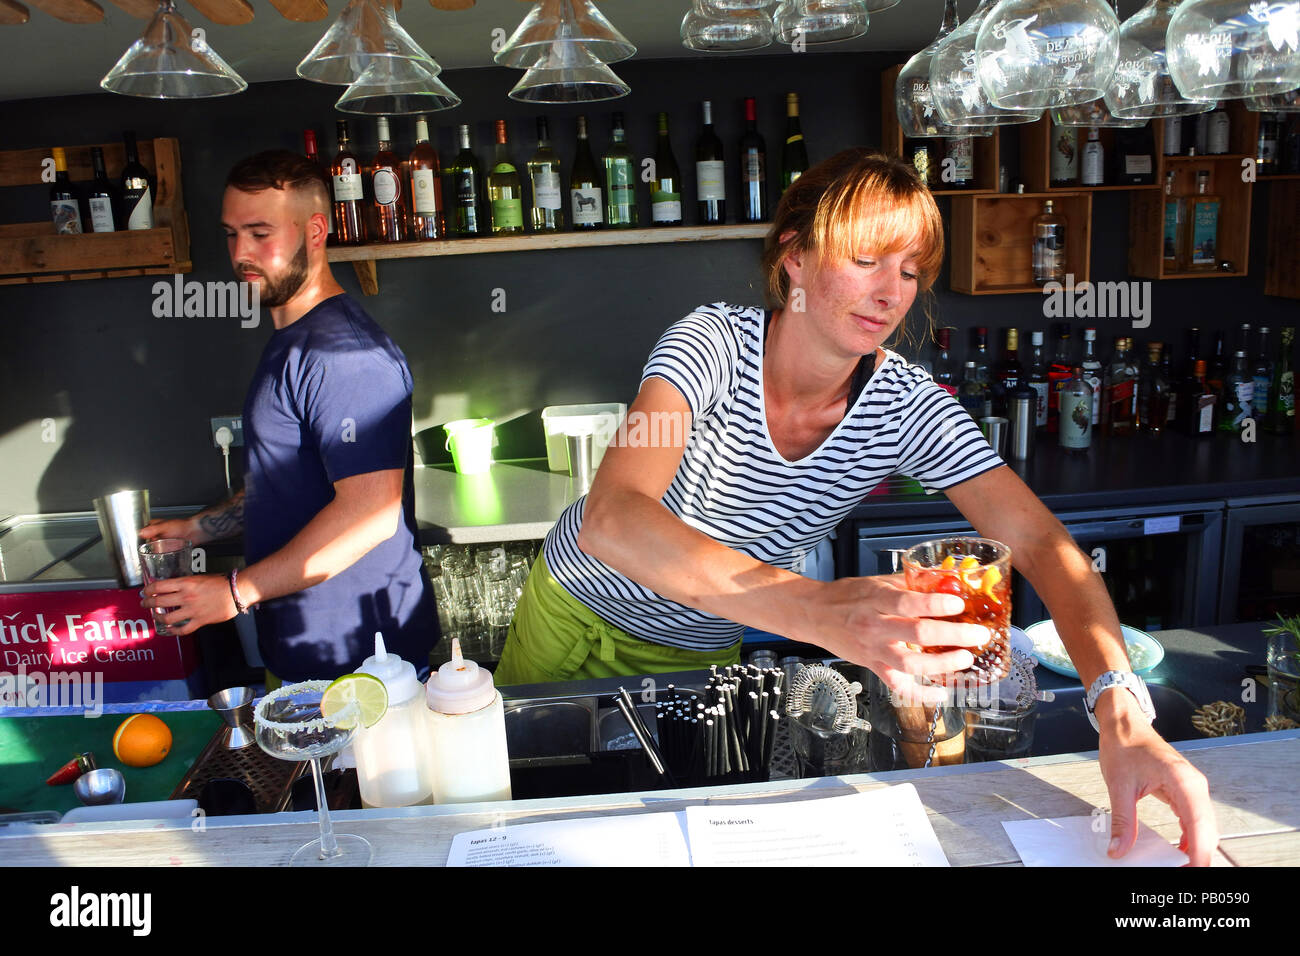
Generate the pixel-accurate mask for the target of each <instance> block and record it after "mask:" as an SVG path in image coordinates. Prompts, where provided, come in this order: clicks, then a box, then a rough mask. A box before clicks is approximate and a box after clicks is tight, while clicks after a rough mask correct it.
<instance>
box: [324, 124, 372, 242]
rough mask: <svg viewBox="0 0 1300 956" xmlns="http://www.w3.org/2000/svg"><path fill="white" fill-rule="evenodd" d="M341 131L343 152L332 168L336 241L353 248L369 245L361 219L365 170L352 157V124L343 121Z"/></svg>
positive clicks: (340, 137)
mask: <svg viewBox="0 0 1300 956" xmlns="http://www.w3.org/2000/svg"><path fill="white" fill-rule="evenodd" d="M337 129H338V142H339V151H338V154H337V155H336V156H335V157H334V162H333V163H331V164H330V179H331V181H332V182H333V187H334V189H333V191H334V229H335V233H334V238H335V241H337V242H338V243H339V244H341V245H349V246H350V245H357V244H359V243H363V242H365V241H366V231H365V226H364V225H363V222H362V217H361V203H362V201H363V198H364V193H363V190H362V185H361V168H360V165H359V164H358V163H357V157H356V156H354V155H353V153H352V148H351V147H352V140H351V137H350V136H349V135H348V121H347V120H339V121H338V127H337Z"/></svg>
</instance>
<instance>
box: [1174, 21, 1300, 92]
mask: <svg viewBox="0 0 1300 956" xmlns="http://www.w3.org/2000/svg"><path fill="white" fill-rule="evenodd" d="M1168 58H1169V75H1170V76H1172V77H1173V78H1174V82H1175V83H1176V84H1178V89H1179V92H1181V93H1182V94H1183V96H1185V97H1187V98H1188V99H1189V100H1217V99H1242V98H1245V97H1250V96H1269V95H1271V94H1274V93H1285V92H1287V91H1288V90H1293V89H1295V88H1296V87H1297V86H1300V3H1297V2H1295V0H1292V2H1288V3H1271V2H1269V0H1190V2H1187V3H1183V4H1182V5H1181V6H1179V8H1178V9H1177V11H1175V13H1174V15H1173V16H1172V17H1171V18H1170V20H1169V49H1168Z"/></svg>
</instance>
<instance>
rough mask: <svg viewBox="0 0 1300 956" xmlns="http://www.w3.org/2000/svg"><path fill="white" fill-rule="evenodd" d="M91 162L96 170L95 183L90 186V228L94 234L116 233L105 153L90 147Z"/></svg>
mask: <svg viewBox="0 0 1300 956" xmlns="http://www.w3.org/2000/svg"><path fill="white" fill-rule="evenodd" d="M90 162H91V165H92V166H94V168H95V181H94V182H92V183H91V184H90V228H91V229H92V230H93V231H94V232H116V231H117V224H116V222H115V221H114V219H113V187H112V185H110V184H109V181H108V172H107V171H106V170H105V169H104V151H103V150H102V149H101V148H100V147H98V146H92V147H90Z"/></svg>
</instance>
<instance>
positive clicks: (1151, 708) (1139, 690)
mask: <svg viewBox="0 0 1300 956" xmlns="http://www.w3.org/2000/svg"><path fill="white" fill-rule="evenodd" d="M1112 687H1125V688H1127V689H1128V690H1129V691H1130V692H1131V693H1132V694H1133V696H1134V697H1136V698H1137V702H1138V707H1140V708H1141V709H1142V713H1143V715H1144V716H1145V717H1146V719H1147V720H1150V721H1154V720H1155V719H1156V708H1155V705H1154V704H1152V703H1151V695H1150V694H1149V693H1147V685H1146V683H1145V682H1144V681H1143V680H1142V678H1141V677H1138V676H1137V674H1134V673H1133V672H1132V671H1106V673H1104V674H1102V675H1101V676H1100V677H1098V678H1097V679H1096V680H1095V681H1093V682H1092V686H1091V687H1089V688H1088V693H1087V694H1085V695H1084V698H1083V709H1084V711H1085V712H1086V713H1087V715H1088V723H1090V724H1092V729H1093V730H1095V731H1097V733H1101V725H1100V724H1098V723H1097V714H1096V709H1097V698H1098V697H1100V696H1101V695H1102V692H1103V691H1107V690H1110V688H1112Z"/></svg>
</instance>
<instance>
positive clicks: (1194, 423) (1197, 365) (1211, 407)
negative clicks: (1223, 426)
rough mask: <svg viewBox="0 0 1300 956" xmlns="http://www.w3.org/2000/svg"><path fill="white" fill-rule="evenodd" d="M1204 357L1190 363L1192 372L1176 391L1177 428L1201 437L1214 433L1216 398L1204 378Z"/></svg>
mask: <svg viewBox="0 0 1300 956" xmlns="http://www.w3.org/2000/svg"><path fill="white" fill-rule="evenodd" d="M1205 374H1206V368H1205V359H1197V360H1196V361H1195V362H1194V363H1193V364H1192V374H1191V376H1190V377H1189V378H1188V379H1187V381H1186V382H1185V383H1184V385H1183V388H1182V389H1181V390H1180V391H1179V393H1178V430H1179V431H1181V432H1182V433H1183V434H1184V435H1190V436H1191V437H1193V438H1201V437H1204V436H1206V435H1211V434H1213V433H1214V412H1215V407H1216V405H1217V404H1218V399H1217V397H1216V396H1215V394H1214V391H1213V389H1211V388H1210V385H1209V383H1208V382H1207V381H1206V380H1205Z"/></svg>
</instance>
